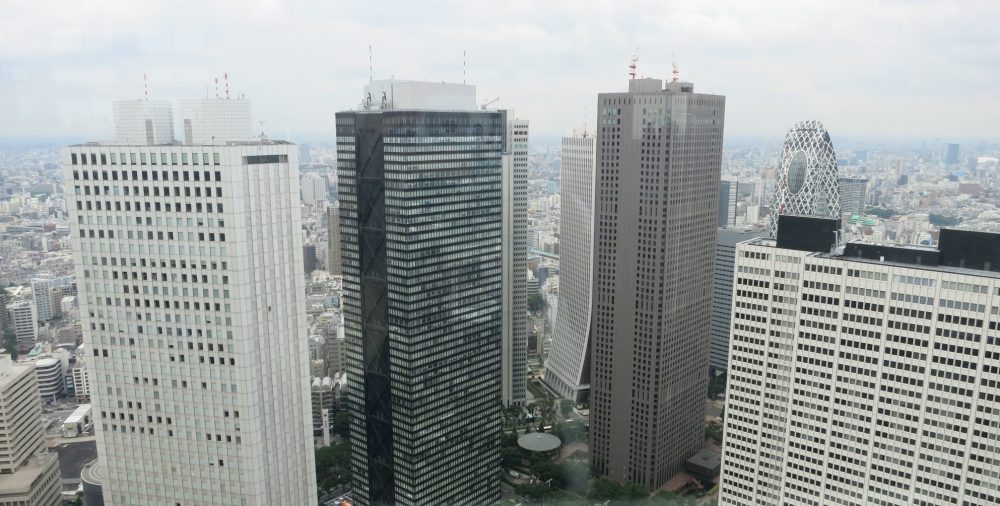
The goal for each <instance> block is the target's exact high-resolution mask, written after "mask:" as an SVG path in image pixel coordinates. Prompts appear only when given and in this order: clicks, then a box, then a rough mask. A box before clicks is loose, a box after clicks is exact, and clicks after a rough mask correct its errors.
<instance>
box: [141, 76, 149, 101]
mask: <svg viewBox="0 0 1000 506" xmlns="http://www.w3.org/2000/svg"><path fill="white" fill-rule="evenodd" d="M142 88H143V90H144V91H145V94H146V100H149V78H148V77H146V74H143V75H142Z"/></svg>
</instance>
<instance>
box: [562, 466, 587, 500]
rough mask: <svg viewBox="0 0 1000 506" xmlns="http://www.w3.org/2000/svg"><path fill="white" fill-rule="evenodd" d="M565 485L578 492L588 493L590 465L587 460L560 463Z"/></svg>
mask: <svg viewBox="0 0 1000 506" xmlns="http://www.w3.org/2000/svg"><path fill="white" fill-rule="evenodd" d="M559 468H560V474H561V475H562V482H563V487H565V488H567V489H569V490H571V491H573V492H576V493H578V494H586V493H587V487H588V486H589V485H590V466H588V465H587V463H586V462H579V461H569V462H563V463H562V464H559Z"/></svg>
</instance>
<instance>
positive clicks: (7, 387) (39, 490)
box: [0, 355, 62, 506]
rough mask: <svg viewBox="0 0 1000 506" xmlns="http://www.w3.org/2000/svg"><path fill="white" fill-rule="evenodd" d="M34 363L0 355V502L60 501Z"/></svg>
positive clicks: (50, 505) (42, 504)
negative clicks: (16, 361) (46, 439)
mask: <svg viewBox="0 0 1000 506" xmlns="http://www.w3.org/2000/svg"><path fill="white" fill-rule="evenodd" d="M41 418H42V404H41V401H39V399H38V383H37V381H36V379H35V371H34V364H31V363H18V364H15V363H13V362H12V361H11V359H10V356H9V355H0V504H3V505H11V506H13V505H20V504H31V505H38V506H57V505H59V504H61V503H62V497H61V496H60V492H61V490H62V487H61V484H60V482H59V463H58V459H57V457H56V454H54V453H48V452H47V450H46V444H45V435H44V433H43V431H42V425H41V424H40V423H39V420H40V419H41Z"/></svg>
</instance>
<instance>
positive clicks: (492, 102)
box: [481, 97, 500, 111]
mask: <svg viewBox="0 0 1000 506" xmlns="http://www.w3.org/2000/svg"><path fill="white" fill-rule="evenodd" d="M499 101H500V97H497V98H494V99H493V100H488V101H486V102H483V105H482V106H481V109H482V110H484V111H485V110H486V108H488V107H489V106H491V105H493V104H495V103H497V102H499Z"/></svg>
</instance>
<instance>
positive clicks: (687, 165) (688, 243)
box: [591, 78, 725, 488]
mask: <svg viewBox="0 0 1000 506" xmlns="http://www.w3.org/2000/svg"><path fill="white" fill-rule="evenodd" d="M597 112H598V118H597V120H598V121H597V128H598V130H597V177H596V188H595V190H596V191H595V193H596V198H597V202H596V206H595V209H594V226H595V229H594V230H595V249H594V299H593V300H594V302H593V310H594V334H593V344H592V346H593V349H592V358H593V366H592V367H593V369H592V370H593V375H592V378H591V428H592V450H591V451H592V459H593V463H594V466H595V468H596V469H598V470H599V471H600V472H601V473H603V474H604V475H606V476H609V477H611V478H613V479H615V480H619V481H627V482H634V483H639V484H642V485H645V486H647V487H649V488H656V487H659V486H660V485H662V484H663V483H664V482H666V481H667V480H668V479H670V477H671V476H673V475H674V474H676V473H677V472H679V471H681V470H682V467H683V464H684V461H685V459H687V458H688V457H690V456H691V455H692V454H693V453H694V452H696V451H697V450H699V449H701V447H702V442H703V440H704V419H705V409H704V402H705V396H706V388H707V385H706V382H707V374H706V371H707V370H708V350H709V337H708V336H709V317H710V310H711V305H712V304H711V302H712V269H713V263H714V256H713V254H714V248H715V229H716V222H717V220H718V198H719V175H720V170H721V163H722V132H723V118H724V116H725V97H722V96H719V95H704V94H696V93H694V85H693V84H691V83H685V82H679V81H677V80H676V78H675V79H674V81H672V82H668V83H663V82H662V81H660V80H659V79H632V80H630V81H629V91H628V93H602V94H600V95H598V98H597Z"/></svg>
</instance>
